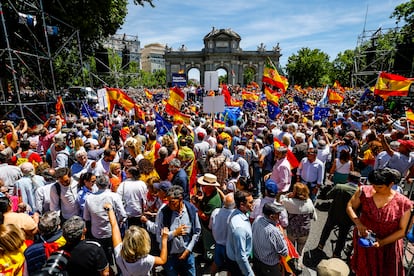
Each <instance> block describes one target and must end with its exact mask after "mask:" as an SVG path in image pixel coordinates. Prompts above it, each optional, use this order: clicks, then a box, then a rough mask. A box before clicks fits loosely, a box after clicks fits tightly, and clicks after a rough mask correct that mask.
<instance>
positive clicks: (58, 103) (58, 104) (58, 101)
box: [55, 96, 63, 116]
mask: <svg viewBox="0 0 414 276" xmlns="http://www.w3.org/2000/svg"><path fill="white" fill-rule="evenodd" d="M55 108H56V115H59V116H61V115H62V108H63V99H62V96H57V99H56V105H55Z"/></svg>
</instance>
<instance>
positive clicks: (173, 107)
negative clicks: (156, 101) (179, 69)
mask: <svg viewBox="0 0 414 276" xmlns="http://www.w3.org/2000/svg"><path fill="white" fill-rule="evenodd" d="M184 98H185V95H184V92H183V91H182V90H181V89H180V88H178V87H174V88H171V89H170V98H169V99H168V101H167V104H166V106H165V112H167V113H168V114H169V115H173V116H174V115H176V114H178V113H179V112H180V110H181V105H182V104H183V102H184Z"/></svg>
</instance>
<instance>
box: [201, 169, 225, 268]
mask: <svg viewBox="0 0 414 276" xmlns="http://www.w3.org/2000/svg"><path fill="white" fill-rule="evenodd" d="M197 183H198V184H199V185H200V186H201V190H202V191H203V197H202V198H201V200H199V201H198V204H196V205H197V207H198V217H199V218H200V220H201V231H202V232H201V238H202V241H203V247H204V258H205V259H206V260H208V261H212V260H213V256H214V239H213V236H212V234H211V231H210V229H209V228H208V224H209V223H210V216H211V213H212V212H213V211H214V209H216V208H220V207H221V197H220V194H219V193H218V192H217V187H220V184H219V183H218V182H217V177H216V176H215V175H214V174H210V173H206V174H204V176H202V177H199V178H198V180H197Z"/></svg>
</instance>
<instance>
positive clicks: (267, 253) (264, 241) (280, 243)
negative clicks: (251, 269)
mask: <svg viewBox="0 0 414 276" xmlns="http://www.w3.org/2000/svg"><path fill="white" fill-rule="evenodd" d="M252 232H253V255H254V256H255V257H256V258H257V259H258V260H259V261H261V262H262V263H264V264H266V265H270V266H274V265H277V264H278V263H279V256H280V255H282V256H287V254H288V248H287V245H286V242H285V239H284V237H283V234H282V233H281V232H280V230H279V229H278V228H277V227H276V225H275V224H274V222H272V221H271V220H269V219H267V218H265V217H258V218H257V219H256V220H255V221H254V223H253V226H252Z"/></svg>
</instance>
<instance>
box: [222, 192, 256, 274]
mask: <svg viewBox="0 0 414 276" xmlns="http://www.w3.org/2000/svg"><path fill="white" fill-rule="evenodd" d="M234 200H235V202H236V208H237V209H236V210H235V211H234V212H233V213H232V214H231V217H230V219H229V220H228V226H227V242H226V256H227V260H228V264H229V271H230V273H231V275H248V276H253V275H254V273H253V269H252V267H251V266H250V263H249V256H250V252H251V251H252V227H251V225H250V222H249V218H248V217H247V215H246V214H247V213H248V212H251V211H252V209H253V196H252V195H251V194H250V193H249V192H245V191H237V192H235V193H234Z"/></svg>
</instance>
